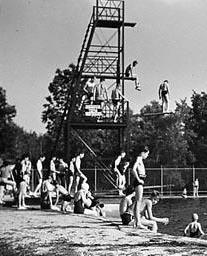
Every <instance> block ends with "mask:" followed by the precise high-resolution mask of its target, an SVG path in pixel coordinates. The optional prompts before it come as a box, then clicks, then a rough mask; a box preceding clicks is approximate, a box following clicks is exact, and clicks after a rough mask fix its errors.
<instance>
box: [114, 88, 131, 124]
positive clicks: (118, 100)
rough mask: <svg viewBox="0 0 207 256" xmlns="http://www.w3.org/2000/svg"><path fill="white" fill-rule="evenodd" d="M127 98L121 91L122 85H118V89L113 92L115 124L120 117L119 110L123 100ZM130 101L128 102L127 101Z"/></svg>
mask: <svg viewBox="0 0 207 256" xmlns="http://www.w3.org/2000/svg"><path fill="white" fill-rule="evenodd" d="M124 99H125V100H127V98H126V97H125V96H124V95H123V94H122V92H121V89H120V84H119V83H117V85H116V87H115V88H114V89H113V90H112V91H111V101H112V104H113V119H114V122H117V121H118V120H117V119H118V117H119V110H120V106H121V103H122V102H123V100H124ZM127 101H128V100H127Z"/></svg>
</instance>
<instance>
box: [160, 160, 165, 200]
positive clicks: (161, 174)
mask: <svg viewBox="0 0 207 256" xmlns="http://www.w3.org/2000/svg"><path fill="white" fill-rule="evenodd" d="M163 174H164V172H163V167H162V165H161V167H160V186H161V189H160V193H161V196H163Z"/></svg>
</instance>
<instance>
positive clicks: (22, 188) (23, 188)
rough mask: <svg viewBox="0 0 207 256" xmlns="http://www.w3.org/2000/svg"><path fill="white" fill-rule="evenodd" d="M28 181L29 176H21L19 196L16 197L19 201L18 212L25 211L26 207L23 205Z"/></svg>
mask: <svg viewBox="0 0 207 256" xmlns="http://www.w3.org/2000/svg"><path fill="white" fill-rule="evenodd" d="M29 180H30V177H29V175H28V174H25V175H24V176H23V180H22V181H21V182H20V185H19V196H18V199H19V205H18V209H19V210H25V209H27V206H26V204H25V196H26V195H27V189H28V187H29Z"/></svg>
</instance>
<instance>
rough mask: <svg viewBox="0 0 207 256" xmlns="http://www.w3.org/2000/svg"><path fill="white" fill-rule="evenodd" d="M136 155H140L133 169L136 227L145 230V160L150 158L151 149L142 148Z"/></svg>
mask: <svg viewBox="0 0 207 256" xmlns="http://www.w3.org/2000/svg"><path fill="white" fill-rule="evenodd" d="M136 153H137V154H138V156H137V159H136V162H135V163H134V166H133V169H132V173H133V176H134V188H135V207H134V217H135V222H134V227H136V228H144V229H145V227H144V226H143V225H142V224H141V218H140V207H141V203H142V198H143V190H144V180H145V178H146V171H145V166H144V163H143V160H145V159H146V158H147V157H148V155H149V148H148V147H147V146H140V147H139V148H138V150H137V152H136Z"/></svg>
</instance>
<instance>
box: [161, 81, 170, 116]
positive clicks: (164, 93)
mask: <svg viewBox="0 0 207 256" xmlns="http://www.w3.org/2000/svg"><path fill="white" fill-rule="evenodd" d="M159 99H160V100H161V101H162V112H163V113H166V112H169V82H168V80H165V81H164V82H163V83H162V84H160V87H159Z"/></svg>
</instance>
